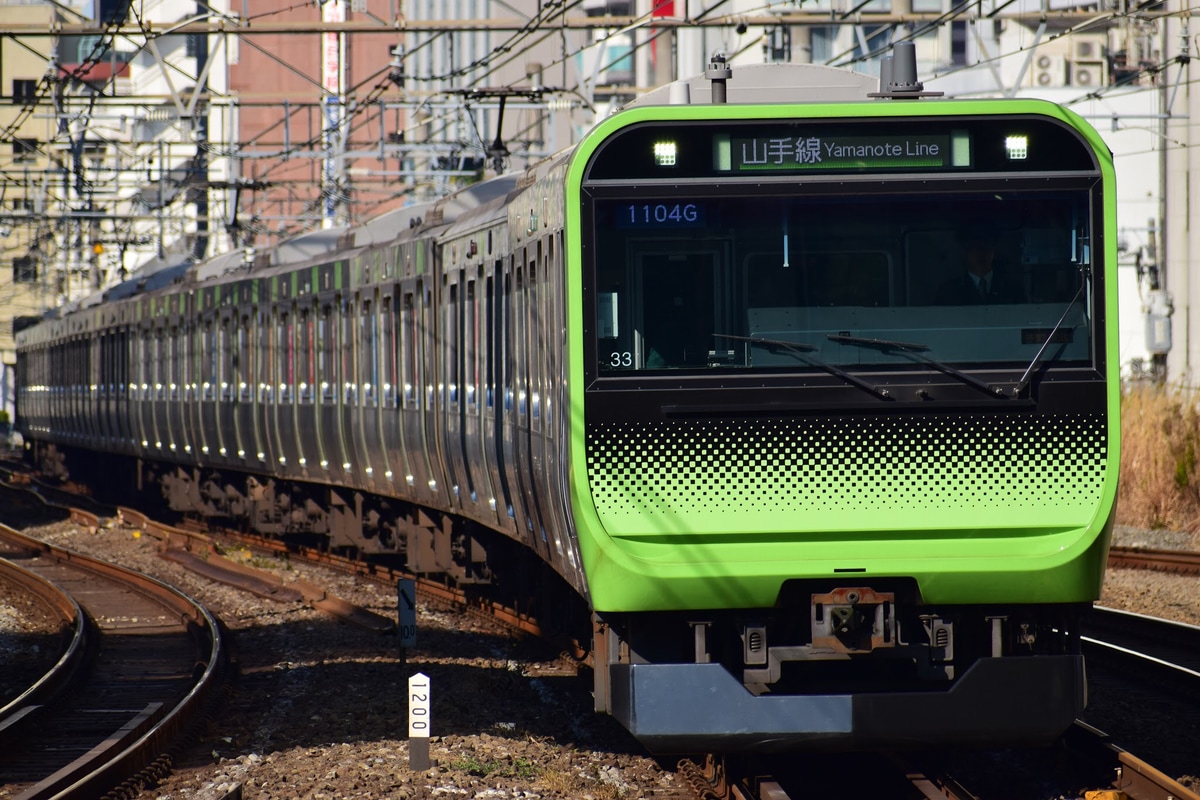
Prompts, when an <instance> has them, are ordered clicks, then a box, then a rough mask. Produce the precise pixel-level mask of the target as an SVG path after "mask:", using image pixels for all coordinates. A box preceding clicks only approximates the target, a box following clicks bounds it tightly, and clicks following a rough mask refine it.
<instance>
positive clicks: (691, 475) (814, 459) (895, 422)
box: [587, 415, 1107, 516]
mask: <svg viewBox="0 0 1200 800" xmlns="http://www.w3.org/2000/svg"><path fill="white" fill-rule="evenodd" d="M1106 466H1107V431H1106V426H1105V423H1104V419H1103V417H1101V416H1099V415H1078V416H1057V417H1015V416H1014V417H983V416H957V417H923V418H912V417H907V418H902V417H876V418H863V419H859V418H853V419H839V420H798V421H796V420H786V421H745V422H743V421H726V422H699V423H694V422H664V423H630V424H594V425H589V427H588V437H587V469H588V480H589V482H590V485H591V493H592V499H593V501H594V502H595V504H596V509H597V511H598V512H599V513H600V514H601V516H603V515H604V514H605V513H606V512H611V513H616V514H629V513H644V514H654V513H671V514H679V513H688V514H703V513H706V512H708V513H715V512H718V513H723V514H725V513H729V512H730V511H742V512H801V511H836V510H846V511H888V510H905V511H913V510H920V509H926V508H927V509H930V510H934V509H939V510H945V509H946V508H947V506H948V505H950V504H953V506H954V507H957V508H961V509H973V510H981V509H997V510H998V509H1006V508H1007V509H1012V508H1017V507H1040V508H1046V507H1050V506H1074V507H1078V506H1092V505H1094V504H1095V503H1096V502H1097V501H1098V499H1099V497H1100V493H1101V491H1102V487H1103V483H1104V474H1105V468H1106Z"/></svg>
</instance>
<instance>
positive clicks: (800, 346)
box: [713, 333, 893, 400]
mask: <svg viewBox="0 0 1200 800" xmlns="http://www.w3.org/2000/svg"><path fill="white" fill-rule="evenodd" d="M713 336H716V337H718V338H721V339H734V340H736V341H739V342H749V343H750V344H752V345H754V344H756V345H760V346H762V347H766V348H768V349H770V350H785V351H786V352H788V353H790V354H791V355H793V356H795V357H796V358H798V359H800V360H801V361H803V362H804V363H805V364H808V365H809V366H812V367H817V368H818V369H823V370H825V371H826V372H828V373H829V374H830V375H836V376H837V377H839V378H841V379H842V380H844V381H845V382H846V383H849V384H851V385H853V386H857V387H858V388H860V389H862V390H863V391H864V392H870V393H871V394H873V395H875V396H876V397H878V398H879V399H880V400H891V399H893V398H892V396H891V395H890V394H889V393H888V390H887V389H879V388H876V387H874V386H872V385H871V384H869V383H867V382H866V381H864V380H863V379H862V378H858V377H855V376H854V375H851V374H850V373H849V372H846V371H845V370H843V369H839V368H838V367H835V366H834V365H833V364H829V363H827V362H825V361H822V360H821V359H819V358H817V357H816V356H812V355H809V354H810V353H811V352H813V351H814V350H816V349H817V348H815V347H813V346H812V345H811V344H804V343H803V342H786V341H784V340H783V339H762V338H759V337H756V336H737V335H735V334H732V333H714V334H713Z"/></svg>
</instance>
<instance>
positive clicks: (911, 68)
mask: <svg viewBox="0 0 1200 800" xmlns="http://www.w3.org/2000/svg"><path fill="white" fill-rule="evenodd" d="M924 88H925V84H923V83H921V82H920V81H919V80H917V46H916V45H915V44H913V43H912V42H897V43H896V44H894V45H892V54H891V55H890V56H884V57H883V58H881V59H880V60H879V91H878V92H869V93H868V94H867V97H887V98H890V99H892V100H916V99H917V98H920V97H941V96H942V95H943V94H945V93H944V92H926V91H922V90H923V89H924Z"/></svg>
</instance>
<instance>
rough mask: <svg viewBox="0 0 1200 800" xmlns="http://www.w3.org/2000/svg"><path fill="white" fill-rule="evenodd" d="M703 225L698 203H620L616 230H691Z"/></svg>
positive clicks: (702, 216)
mask: <svg viewBox="0 0 1200 800" xmlns="http://www.w3.org/2000/svg"><path fill="white" fill-rule="evenodd" d="M703 224H704V206H702V205H700V204H699V203H621V204H620V205H619V206H617V227H618V228H693V227H698V226H700V225H703Z"/></svg>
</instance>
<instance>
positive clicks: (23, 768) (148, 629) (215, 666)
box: [0, 518, 226, 800]
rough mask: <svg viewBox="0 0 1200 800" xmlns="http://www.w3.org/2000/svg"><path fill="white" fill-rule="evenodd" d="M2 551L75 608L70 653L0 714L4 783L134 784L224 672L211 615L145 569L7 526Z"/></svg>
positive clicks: (157, 761) (98, 788)
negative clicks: (144, 572)
mask: <svg viewBox="0 0 1200 800" xmlns="http://www.w3.org/2000/svg"><path fill="white" fill-rule="evenodd" d="M84 521H86V518H84ZM0 557H3V558H4V559H6V560H8V561H9V562H11V563H12V564H15V565H18V566H19V567H21V568H23V569H24V571H25V572H26V573H28V574H30V575H34V576H37V578H40V579H41V580H40V581H39V580H36V579H29V578H26V579H24V581H25V584H24V585H27V586H33V585H35V584H38V585H40V586H41V589H40V590H39V591H41V592H43V594H44V596H47V597H49V596H51V595H53V592H52V591H50V590H49V589H48V588H47V585H46V584H47V583H49V584H53V585H54V586H56V587H59V588H60V589H61V590H62V592H63V593H65V594H66V595H70V596H71V597H73V598H75V602H76V603H77V604H78V608H79V611H78V612H76V617H75V619H76V620H77V623H78V624H77V627H76V628H75V630H76V633H75V635H74V637H73V638H72V644H71V645H70V647H69V652H70V654H69V658H67V662H68V663H67V665H66V666H64V667H63V669H62V670H60V671H59V672H57V673H56V674H55V675H54V676H52V677H50V678H48V679H47V680H46V681H45V683H44V684H43V685H41V686H40V688H35V689H34V690H31V692H27V693H25V694H24V695H22V698H21V699H20V702H14V703H12V704H10V705H9V706H6V707H5V709H4V714H3V716H2V717H0V745H2V746H0V784H3V785H4V786H5V793H6V795H7V796H9V797H15V798H19V799H20V800H35V799H36V798H49V797H79V798H84V797H100V796H102V795H104V794H105V793H106V792H107V793H110V794H109V796H121V794H122V786H124V787H125V788H126V789H127V790H128V791H127V792H126V793H127V794H132V793H133V792H134V791H136V790H135V789H134V788H133V787H134V786H136V785H138V784H139V783H140V780H141V779H143V778H147V777H154V776H155V775H157V774H161V773H162V772H164V771H165V770H166V769H168V768H169V758H170V757H169V755H168V753H169V750H170V747H171V744H172V742H173V741H175V740H176V739H177V737H178V736H179V735H180V734H181V733H183V732H184V730H185V729H186V728H187V726H189V725H190V724H191V723H192V722H194V721H195V720H196V718H197V714H198V713H199V712H200V711H202V709H203V708H204V706H205V704H206V701H207V700H208V699H209V697H210V695H211V694H212V692H213V690H214V689H215V687H216V686H217V685H218V684H219V682H220V680H221V679H222V678H223V673H224V669H225V662H226V648H225V644H224V642H223V641H222V638H221V636H220V633H219V627H218V624H217V621H216V620H215V619H214V618H213V617H212V616H211V615H210V614H209V613H208V612H207V611H206V610H204V609H203V608H202V607H200V606H199V605H198V604H196V603H195V602H193V601H192V600H190V599H189V598H187V597H186V596H184V595H182V594H181V593H179V592H178V591H177V590H175V589H173V588H171V587H168V586H166V585H165V584H162V583H160V582H158V581H156V580H154V579H152V578H149V577H147V576H145V575H141V574H139V573H136V572H133V571H130V570H126V569H124V568H122V567H118V566H115V565H111V564H106V563H104V562H102V561H99V560H97V559H93V558H90V557H88V556H83V555H80V554H78V553H73V552H70V551H67V550H64V549H61V548H57V547H54V546H51V545H47V544H45V543H43V542H39V541H37V540H34V539H30V538H28V537H25V536H23V535H21V534H20V533H18V532H17V531H15V530H13V529H12V528H8V527H5V526H0ZM10 574H11V573H10ZM52 602H55V603H57V604H59V605H60V606H63V607H64V609H65V605H66V604H67V603H68V601H66V600H64V599H63V598H62V597H61V596H59V597H58V599H57V600H54V601H52ZM64 613H67V612H65V611H64ZM61 663H63V662H60V664H61ZM114 792H115V794H114Z"/></svg>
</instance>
